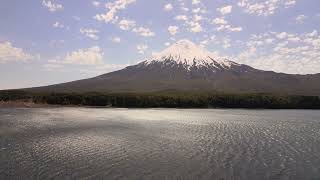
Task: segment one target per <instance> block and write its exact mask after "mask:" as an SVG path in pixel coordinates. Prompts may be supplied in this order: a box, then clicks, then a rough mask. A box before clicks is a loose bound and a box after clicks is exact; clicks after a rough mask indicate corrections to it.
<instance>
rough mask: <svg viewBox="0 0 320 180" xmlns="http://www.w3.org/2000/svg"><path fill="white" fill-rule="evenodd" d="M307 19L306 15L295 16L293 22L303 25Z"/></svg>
mask: <svg viewBox="0 0 320 180" xmlns="http://www.w3.org/2000/svg"><path fill="white" fill-rule="evenodd" d="M307 18H308V17H307V16H306V15H303V14H301V15H299V16H297V17H296V18H295V20H296V22H297V23H303V22H304V21H305V20H306V19H307Z"/></svg>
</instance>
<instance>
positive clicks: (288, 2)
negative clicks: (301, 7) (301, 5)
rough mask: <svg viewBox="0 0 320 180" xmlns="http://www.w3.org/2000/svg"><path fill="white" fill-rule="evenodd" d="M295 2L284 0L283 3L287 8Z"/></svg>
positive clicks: (293, 0)
mask: <svg viewBox="0 0 320 180" xmlns="http://www.w3.org/2000/svg"><path fill="white" fill-rule="evenodd" d="M295 4H296V1H295V0H287V1H285V3H284V5H285V8H288V7H290V6H293V5H295Z"/></svg>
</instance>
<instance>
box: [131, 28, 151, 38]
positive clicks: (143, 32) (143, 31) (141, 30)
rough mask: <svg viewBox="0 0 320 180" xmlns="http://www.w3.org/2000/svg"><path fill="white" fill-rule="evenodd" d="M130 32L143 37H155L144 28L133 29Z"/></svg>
mask: <svg viewBox="0 0 320 180" xmlns="http://www.w3.org/2000/svg"><path fill="white" fill-rule="evenodd" d="M132 32H135V33H138V34H139V35H140V36H144V37H151V36H155V33H154V32H152V31H151V30H150V29H149V28H145V27H138V28H133V29H132Z"/></svg>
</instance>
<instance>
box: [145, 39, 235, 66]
mask: <svg viewBox="0 0 320 180" xmlns="http://www.w3.org/2000/svg"><path fill="white" fill-rule="evenodd" d="M168 61H171V62H172V61H174V62H175V63H176V64H182V65H184V66H185V67H186V68H187V69H188V70H189V69H190V67H192V66H197V67H199V66H202V67H214V68H216V69H221V68H222V69H230V68H231V66H232V65H238V64H237V63H234V62H232V61H229V60H227V59H225V58H220V57H215V55H214V54H213V53H211V52H209V51H207V50H206V49H204V48H202V47H200V46H197V45H196V44H194V43H193V42H191V41H189V40H187V39H183V40H180V41H178V42H176V43H174V44H173V45H171V46H170V47H168V48H166V49H165V50H163V51H161V52H159V53H154V54H153V55H152V56H151V57H150V58H148V59H147V60H146V61H144V64H145V65H150V64H152V63H157V62H168Z"/></svg>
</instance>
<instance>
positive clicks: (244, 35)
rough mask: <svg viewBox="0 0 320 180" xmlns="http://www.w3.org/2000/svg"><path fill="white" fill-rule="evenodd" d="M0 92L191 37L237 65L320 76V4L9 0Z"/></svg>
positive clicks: (98, 67) (91, 71)
mask: <svg viewBox="0 0 320 180" xmlns="http://www.w3.org/2000/svg"><path fill="white" fill-rule="evenodd" d="M0 24H1V25H0V89H7V88H20V87H32V86H39V85H48V84H52V83H60V82H66V81H71V80H77V79H82V78H88V77H93V76H96V75H99V74H102V73H106V72H110V71H113V70H117V69H121V68H123V67H125V66H127V65H132V64H135V63H137V62H140V61H141V60H143V59H145V58H146V57H148V56H150V55H151V54H152V53H154V52H158V51H161V50H162V49H164V48H165V47H167V46H169V45H170V44H172V43H174V42H176V41H178V40H180V39H189V40H191V41H193V42H194V43H196V44H199V45H200V46H203V47H204V48H206V49H208V50H209V51H212V52H215V53H216V54H217V56H223V57H227V58H229V59H231V60H233V61H235V62H238V63H245V64H248V65H251V66H253V67H255V68H258V69H263V70H273V71H276V72H285V73H291V74H296V73H299V74H309V73H320V36H319V35H320V1H317V0H264V1H263V0H230V1H225V0H175V1H169V0H110V1H109V0H95V1H94V0H68V1H62V0H32V1H21V0H2V1H1V2H0Z"/></svg>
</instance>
